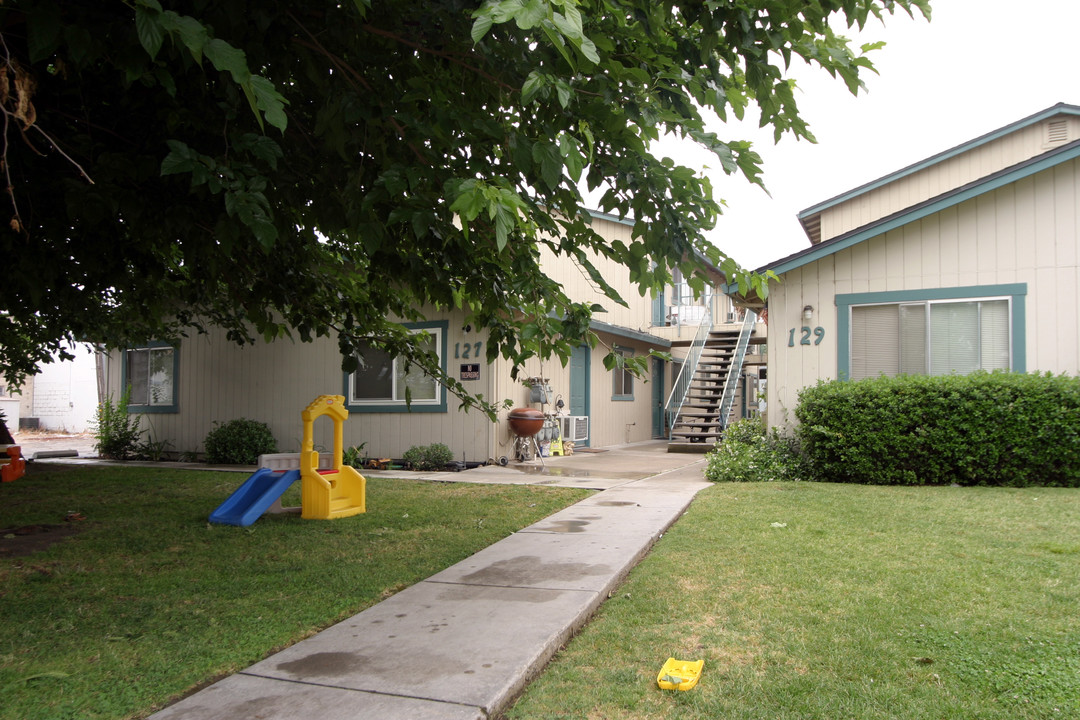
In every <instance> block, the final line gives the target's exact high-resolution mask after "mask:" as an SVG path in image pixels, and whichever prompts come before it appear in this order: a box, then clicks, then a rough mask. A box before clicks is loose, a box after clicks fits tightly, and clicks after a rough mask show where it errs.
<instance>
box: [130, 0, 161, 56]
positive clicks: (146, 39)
mask: <svg viewBox="0 0 1080 720" xmlns="http://www.w3.org/2000/svg"><path fill="white" fill-rule="evenodd" d="M135 31H136V32H137V33H138V35H139V43H141V44H142V46H143V49H144V50H146V52H147V53H149V55H150V57H151V58H157V54H158V51H159V50H161V43H162V42H164V41H165V31H164V30H163V29H162V27H161V6H160V5H159V6H158V8H157V9H156V10H149V9H147V8H145V7H143V5H137V6H136V7H135Z"/></svg>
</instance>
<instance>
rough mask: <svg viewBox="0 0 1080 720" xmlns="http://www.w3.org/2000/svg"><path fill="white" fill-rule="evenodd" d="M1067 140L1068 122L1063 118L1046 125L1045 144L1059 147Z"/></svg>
mask: <svg viewBox="0 0 1080 720" xmlns="http://www.w3.org/2000/svg"><path fill="white" fill-rule="evenodd" d="M1068 140H1069V122H1068V121H1067V120H1065V119H1064V118H1062V119H1059V120H1051V121H1050V122H1048V123H1046V144H1047V145H1060V144H1061V143H1063V142H1068Z"/></svg>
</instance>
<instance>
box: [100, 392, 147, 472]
mask: <svg viewBox="0 0 1080 720" xmlns="http://www.w3.org/2000/svg"><path fill="white" fill-rule="evenodd" d="M130 400H131V388H130V387H128V388H127V389H125V390H124V392H123V394H122V395H120V402H118V403H117V404H116V405H113V402H112V397H111V396H110V397H107V398H105V400H104V402H102V403H100V404H99V405H98V408H97V413H96V415H95V416H94V426H93V430H94V437H95V438H96V439H97V442H96V443H95V444H94V447H96V448H97V451H98V455H100V456H101V457H103V458H108V459H110V460H127V459H128V458H130V457H134V455H135V454H136V452H137V451H138V448H139V438H140V437H142V434H143V431H142V430H140V429H139V421H140V419H141V416H140V415H130V414H128V403H129V401H130Z"/></svg>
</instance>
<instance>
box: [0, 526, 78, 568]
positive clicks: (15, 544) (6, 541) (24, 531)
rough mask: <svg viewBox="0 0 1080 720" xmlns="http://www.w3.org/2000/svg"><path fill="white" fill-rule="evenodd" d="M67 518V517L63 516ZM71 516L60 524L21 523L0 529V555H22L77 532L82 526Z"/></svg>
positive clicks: (4, 556)
mask: <svg viewBox="0 0 1080 720" xmlns="http://www.w3.org/2000/svg"><path fill="white" fill-rule="evenodd" d="M65 519H67V518H65ZM78 519H81V518H72V519H69V521H68V522H65V523H63V524H60V525H23V526H22V527H13V528H3V529H0V557H3V558H8V557H24V556H26V555H33V554H34V553H36V552H40V551H41V550H44V549H46V548H47V547H49V546H50V545H52V544H53V543H55V542H59V541H61V540H63V539H64V538H68V537H71V536H72V535H75V534H77V533H78V532H79V531H80V530H81V529H82V528H81V527H80V526H79V524H78V522H77V520H78Z"/></svg>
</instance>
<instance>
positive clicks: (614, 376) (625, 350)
mask: <svg viewBox="0 0 1080 720" xmlns="http://www.w3.org/2000/svg"><path fill="white" fill-rule="evenodd" d="M612 349H613V350H614V352H616V353H618V354H619V355H622V356H623V357H624V358H628V357H634V349H633V348H629V347H624V346H622V345H616V346H615V347H614V348H612ZM620 379H621V381H622V382H621V383H620ZM627 383H629V384H630V392H629V393H626V392H618V390H620V389H621V390H624V391H625V390H626V384H627ZM635 384H636V383H634V374H633V373H632V372H630V371H629V370H627V369H626V368H625V367H618V366H616V367H615V368H614V369H612V371H611V399H612V400H613V401H615V402H631V401H633V399H634V386H635ZM617 386H618V387H617Z"/></svg>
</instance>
